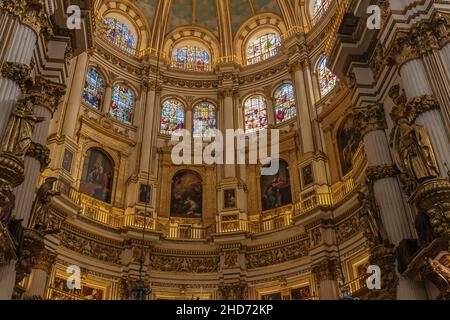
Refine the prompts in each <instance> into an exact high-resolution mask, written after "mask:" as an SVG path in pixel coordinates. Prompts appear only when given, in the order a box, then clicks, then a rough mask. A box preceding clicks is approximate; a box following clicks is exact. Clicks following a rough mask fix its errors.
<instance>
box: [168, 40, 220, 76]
mask: <svg viewBox="0 0 450 320" xmlns="http://www.w3.org/2000/svg"><path fill="white" fill-rule="evenodd" d="M172 67H175V68H179V69H184V70H188V71H209V70H210V69H211V57H210V55H209V53H208V52H207V51H205V50H203V49H200V48H199V47H196V46H184V47H181V48H177V49H175V50H174V51H173V54H172Z"/></svg>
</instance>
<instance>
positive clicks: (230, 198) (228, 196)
mask: <svg viewBox="0 0 450 320" xmlns="http://www.w3.org/2000/svg"><path fill="white" fill-rule="evenodd" d="M223 195H224V207H225V209H234V208H236V189H229V190H225V191H224V192H223Z"/></svg>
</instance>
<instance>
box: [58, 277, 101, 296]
mask: <svg viewBox="0 0 450 320" xmlns="http://www.w3.org/2000/svg"><path fill="white" fill-rule="evenodd" d="M67 283H68V281H67V280H65V279H62V278H59V277H56V278H55V279H54V281H53V285H52V288H51V299H52V300H66V301H67V300H103V299H104V298H105V294H104V292H103V290H102V289H99V288H94V287H93V286H90V285H84V284H82V285H81V288H79V289H76V288H73V289H69V288H68V287H67Z"/></svg>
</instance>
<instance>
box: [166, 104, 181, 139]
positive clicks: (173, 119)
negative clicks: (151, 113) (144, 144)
mask: <svg viewBox="0 0 450 320" xmlns="http://www.w3.org/2000/svg"><path fill="white" fill-rule="evenodd" d="M183 128H184V105H183V103H181V101H179V100H177V99H169V100H166V101H164V102H163V104H162V113H161V130H160V132H161V134H165V135H172V134H173V133H174V132H175V131H176V130H180V129H183Z"/></svg>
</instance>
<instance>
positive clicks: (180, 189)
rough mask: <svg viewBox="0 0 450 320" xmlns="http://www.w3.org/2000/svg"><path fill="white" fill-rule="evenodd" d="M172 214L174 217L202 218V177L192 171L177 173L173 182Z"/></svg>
mask: <svg viewBox="0 0 450 320" xmlns="http://www.w3.org/2000/svg"><path fill="white" fill-rule="evenodd" d="M170 213H171V216H173V217H181V218H201V217H202V213H203V186H202V179H201V177H200V176H199V175H198V174H196V173H195V172H192V171H183V172H179V173H177V174H176V175H175V176H174V178H173V181H172V197H171V201H170Z"/></svg>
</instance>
